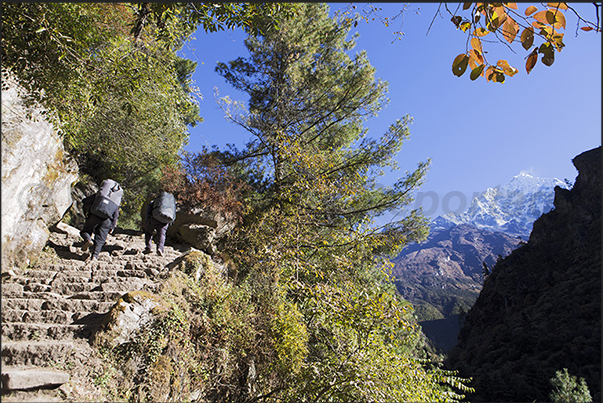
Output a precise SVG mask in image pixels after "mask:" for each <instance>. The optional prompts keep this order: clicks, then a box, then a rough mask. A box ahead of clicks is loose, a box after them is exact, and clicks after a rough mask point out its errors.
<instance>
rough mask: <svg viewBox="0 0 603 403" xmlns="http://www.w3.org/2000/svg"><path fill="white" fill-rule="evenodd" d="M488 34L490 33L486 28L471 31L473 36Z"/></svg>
mask: <svg viewBox="0 0 603 403" xmlns="http://www.w3.org/2000/svg"><path fill="white" fill-rule="evenodd" d="M488 33H490V31H488V30H487V29H486V28H482V27H480V28H478V29H476V30H475V31H473V36H486V35H488Z"/></svg>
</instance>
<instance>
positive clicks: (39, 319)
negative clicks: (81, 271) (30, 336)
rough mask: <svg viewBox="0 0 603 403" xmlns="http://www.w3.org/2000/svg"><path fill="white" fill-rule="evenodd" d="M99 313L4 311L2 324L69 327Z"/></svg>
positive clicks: (56, 310)
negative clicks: (38, 324)
mask: <svg viewBox="0 0 603 403" xmlns="http://www.w3.org/2000/svg"><path fill="white" fill-rule="evenodd" d="M96 314H99V312H87V311H74V310H58V309H54V310H43V311H23V310H16V309H14V310H9V309H2V323H3V324H4V323H48V324H53V323H54V324H63V325H69V324H74V323H77V322H78V321H80V320H82V319H83V318H86V317H88V316H90V315H96Z"/></svg>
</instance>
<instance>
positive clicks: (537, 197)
mask: <svg viewBox="0 0 603 403" xmlns="http://www.w3.org/2000/svg"><path fill="white" fill-rule="evenodd" d="M555 186H559V187H561V188H564V189H567V187H568V186H567V184H566V183H565V182H563V181H561V180H559V179H546V178H537V177H534V176H532V175H530V174H527V173H520V174H519V175H516V176H514V177H513V179H511V181H509V182H508V183H506V184H505V185H502V186H500V185H499V186H496V187H494V188H488V189H487V190H486V191H485V192H482V193H481V194H479V195H478V196H476V197H474V198H473V200H472V201H471V205H470V206H469V208H468V209H467V211H465V212H463V213H461V214H456V213H449V214H445V215H443V216H439V217H437V218H436V219H434V220H433V221H432V228H433V229H444V228H449V227H451V226H453V225H457V224H463V223H465V224H473V225H475V226H476V227H477V228H480V229H486V230H490V231H500V232H504V233H506V234H509V235H513V236H520V237H522V238H524V239H527V238H528V237H529V236H530V232H531V231H532V225H533V224H534V221H536V219H537V218H538V217H540V216H541V215H542V214H544V213H548V212H549V211H550V210H552V209H553V207H554V205H553V199H554V198H555V192H554V188H555Z"/></svg>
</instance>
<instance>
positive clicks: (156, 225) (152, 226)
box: [143, 200, 170, 256]
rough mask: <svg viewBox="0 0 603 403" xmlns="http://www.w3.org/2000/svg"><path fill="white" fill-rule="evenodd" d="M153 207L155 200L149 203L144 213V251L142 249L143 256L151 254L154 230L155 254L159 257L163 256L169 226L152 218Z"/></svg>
mask: <svg viewBox="0 0 603 403" xmlns="http://www.w3.org/2000/svg"><path fill="white" fill-rule="evenodd" d="M154 207H155V200H153V201H152V202H150V203H149V205H148V206H147V212H146V217H145V218H146V221H145V226H144V242H145V245H146V247H145V249H144V252H143V253H144V254H147V253H151V252H152V249H151V240H152V239H153V232H154V231H155V230H157V238H158V239H157V254H158V255H159V256H163V247H164V245H165V234H166V232H167V229H168V227H169V225H170V223H163V222H161V221H158V220H157V219H155V217H153V208H154Z"/></svg>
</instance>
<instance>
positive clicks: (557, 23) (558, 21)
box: [550, 11, 565, 29]
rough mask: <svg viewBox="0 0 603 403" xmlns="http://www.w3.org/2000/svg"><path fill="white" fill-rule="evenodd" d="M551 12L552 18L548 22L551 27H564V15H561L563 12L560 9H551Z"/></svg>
mask: <svg viewBox="0 0 603 403" xmlns="http://www.w3.org/2000/svg"><path fill="white" fill-rule="evenodd" d="M552 13H553V17H554V20H553V22H552V23H550V24H551V25H552V26H553V28H555V29H558V28H563V29H565V15H563V13H562V12H561V11H557V12H554V11H552Z"/></svg>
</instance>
